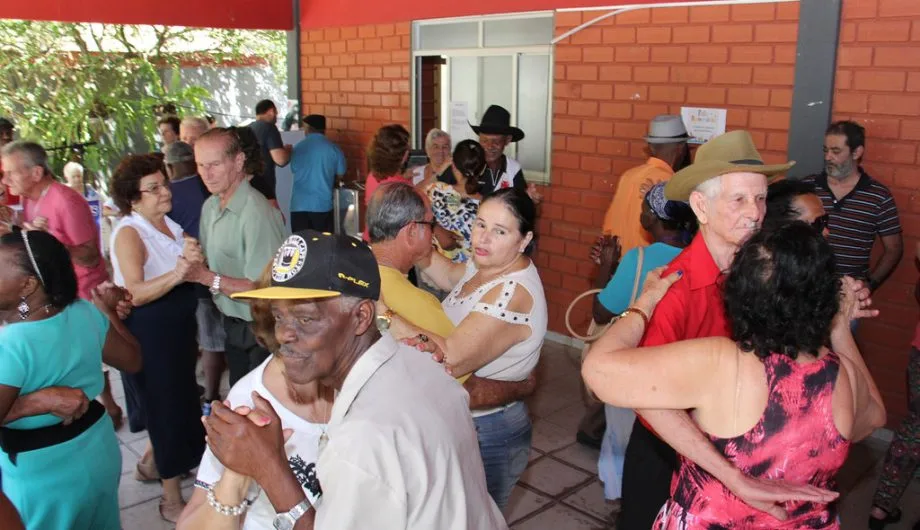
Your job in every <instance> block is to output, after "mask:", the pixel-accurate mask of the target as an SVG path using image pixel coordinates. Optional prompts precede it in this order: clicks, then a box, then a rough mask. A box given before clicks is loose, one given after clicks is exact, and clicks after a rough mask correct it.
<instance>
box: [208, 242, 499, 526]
mask: <svg viewBox="0 0 920 530" xmlns="http://www.w3.org/2000/svg"><path fill="white" fill-rule="evenodd" d="M233 296H234V297H235V298H244V299H254V298H258V299H263V300H270V301H271V312H272V314H273V316H274V322H275V337H276V338H277V340H278V342H279V343H280V347H279V351H278V355H279V356H280V358H281V361H282V363H283V366H284V368H283V373H284V374H285V378H286V379H287V380H288V381H289V382H290V383H291V384H294V385H303V384H306V383H309V382H311V381H319V382H320V384H321V385H323V386H325V387H327V388H333V389H335V390H336V397H335V402H334V404H333V406H332V410H331V411H330V412H329V417H328V419H326V418H323V419H324V420H326V421H324V423H325V425H324V426H321V429H322V434H320V436H319V441H318V445H319V451H318V459H317V463H316V477H317V479H318V480H319V485H320V487H321V488H322V495H321V496H320V497H319V498H318V499H317V498H316V497H315V496H308V495H307V493H306V492H305V491H304V488H303V486H302V485H301V484H300V482H299V481H298V479H297V477H296V476H295V473H294V471H292V470H291V466H290V465H289V462H288V458H287V456H286V455H285V438H286V436H285V435H284V434H283V431H282V421H283V420H282V419H281V418H279V416H278V415H277V414H276V412H275V410H274V408H273V407H272V405H271V403H270V402H269V401H268V400H266V399H265V396H262V395H260V394H258V393H253V395H252V396H253V405H254V407H255V411H254V412H247V414H248V415H251V414H255V415H256V416H257V418H254V417H244V416H242V415H240V414H237V413H236V412H234V411H233V410H231V409H229V408H227V407H225V406H224V405H223V404H221V403H219V402H214V404H213V406H214V409H213V413H212V415H211V416H209V417H208V418H206V419H205V425H206V428H207V433H208V446H209V448H210V449H211V451H212V452H213V454H214V456H215V457H216V458H217V459H218V460H219V461H220V462H221V464H222V465H223V466H225V467H226V468H227V469H229V470H232V471H233V472H234V473H235V474H234V475H231V476H229V477H228V476H227V475H224V477H223V478H221V479H220V483H219V485H220V490H219V491H218V487H214V488H213V489H212V490H211V492H212V494H211V495H210V497H209V499H208V503H209V504H210V505H211V507H212V508H214V509H215V510H216V511H218V512H220V513H227V514H231V515H239V513H240V512H242V511H244V510H245V509H246V507H247V506H248V504H249V503H248V502H247V500H246V492H247V490H248V484H249V481H255V482H256V483H258V485H259V486H260V487H261V489H262V491H263V492H264V493H265V495H266V496H267V497H268V500H269V501H270V502H271V505H272V506H273V508H274V511H275V513H276V515H275V517H274V521H273V526H274V527H275V528H276V529H284V530H293V529H298V530H302V529H313V528H320V529H325V528H329V529H336V530H347V529H359V528H360V529H365V528H375V529H393V530H396V529H418V530H423V529H424V530H428V529H433V528H438V529H440V528H476V529H489V530H491V529H499V528H507V524H506V523H505V520H504V517H503V516H502V514H501V512H500V511H499V510H498V507H497V506H496V505H495V503H494V502H493V501H492V500H491V498H490V497H489V494H488V492H487V490H486V483H485V473H484V471H483V466H482V461H481V459H480V456H479V452H478V443H477V440H476V431H475V428H474V426H473V421H472V417H471V416H470V413H469V410H468V404H467V399H468V396H467V394H466V392H464V391H463V389H462V388H461V387H460V386H459V385H457V384H455V383H454V382H453V381H451V378H450V376H449V375H447V373H446V372H445V371H444V369H443V367H441V366H440V365H438V364H437V363H434V362H432V361H431V360H430V359H429V358H428V357H427V356H426V355H420V354H419V352H418V351H416V350H414V349H412V348H411V347H409V346H406V345H404V344H401V343H399V342H397V341H396V340H395V339H394V338H393V337H392V336H391V335H390V334H388V333H385V334H381V333H380V331H379V329H381V328H387V327H388V326H389V322H388V321H387V319H388V318H389V317H387V316H385V315H381V316H377V315H376V305H375V303H376V300H378V298H379V296H380V274H379V271H378V268H377V261H376V260H375V259H374V255H373V254H372V253H371V250H370V248H369V247H368V246H367V245H366V244H365V243H363V242H361V241H358V240H357V239H353V238H350V237H348V236H344V235H339V236H336V235H331V234H322V233H319V232H315V231H312V230H306V231H303V232H299V233H297V234H294V235H292V236H290V237H289V238H288V239H287V240H286V241H285V242H284V244H283V245H282V246H281V248H280V249H279V250H278V253H277V254H276V256H275V260H274V262H273V264H272V270H271V286H270V287H267V288H263V289H257V290H254V291H249V292H241V293H236V294H235V295H233ZM234 405H235V404H234ZM266 422H267V424H266ZM260 425H261V426H260ZM293 434H294V435H296V432H295V433H293ZM290 436H291V435H290V434H289V435H288V437H290ZM224 480H234V481H236V483H234V484H232V485H231V484H228V483H224ZM215 492H216V493H215ZM311 498H312V499H314V500H313V501H312V502H311V500H310V499H311Z"/></svg>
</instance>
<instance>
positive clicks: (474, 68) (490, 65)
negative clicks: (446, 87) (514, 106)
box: [444, 55, 546, 153]
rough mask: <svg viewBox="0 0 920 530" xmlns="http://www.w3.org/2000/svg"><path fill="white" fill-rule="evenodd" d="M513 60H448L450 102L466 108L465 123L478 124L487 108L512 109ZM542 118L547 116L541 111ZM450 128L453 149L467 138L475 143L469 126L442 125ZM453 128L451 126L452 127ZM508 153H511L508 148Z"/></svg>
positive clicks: (474, 137)
mask: <svg viewBox="0 0 920 530" xmlns="http://www.w3.org/2000/svg"><path fill="white" fill-rule="evenodd" d="M511 67H512V57H511V56H510V55H505V56H496V57H451V58H450V101H451V102H452V103H459V102H464V103H466V105H467V114H468V120H469V122H470V123H473V124H478V123H479V121H480V119H481V118H482V114H483V113H484V112H485V110H486V109H487V108H489V105H501V106H502V107H505V108H506V109H508V110H509V111H510V110H511V99H512V98H511V95H512V92H511V91H512V86H513V83H512V81H513V80H512V78H511ZM543 115H544V116H546V114H545V111H544V114H543ZM444 125H445V126H446V127H450V129H445V130H447V131H448V132H450V135H451V141H452V142H453V145H454V146H456V145H457V143H458V142H460V141H462V140H466V139H473V140H476V139H477V138H476V135H474V134H473V130H472V129H471V128H470V127H469V126H468V125H463V124H460V123H457V124H451V123H450V122H448V123H445V124H444ZM452 125H454V126H452ZM508 152H509V153H511V152H513V151H511V149H509V151H508Z"/></svg>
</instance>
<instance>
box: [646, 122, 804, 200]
mask: <svg viewBox="0 0 920 530" xmlns="http://www.w3.org/2000/svg"><path fill="white" fill-rule="evenodd" d="M794 165H795V162H786V163H785V164H773V165H766V164H764V163H763V158H761V157H760V153H758V152H757V148H756V147H754V140H753V139H752V138H751V133H749V132H747V131H732V132H727V133H725V134H723V135H721V136H717V137H715V138H713V139H712V140H709V141H708V142H706V143H705V144H703V145H701V146H700V148H699V149H697V151H696V158H695V159H694V160H693V163H692V164H690V165H689V166H687V167H685V168H684V169H681V170H680V171H678V172H677V173H675V174H674V176H672V177H671V180H669V181H668V184H667V185H666V186H665V188H664V194H665V196H666V197H667V198H668V200H671V201H684V202H687V201H688V200H690V192H692V191H693V190H694V189H696V187H697V186H699V185H700V184H702V183H703V182H706V181H707V180H709V179H711V178H715V177H719V176H721V175H725V174H727V173H760V174H761V175H764V176H766V177H767V178H768V179H769V178H771V177H775V176H777V175H779V174H781V173H785V172H786V171H787V170H788V169H789V168H791V167H792V166H794Z"/></svg>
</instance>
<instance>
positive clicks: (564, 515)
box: [512, 504, 607, 530]
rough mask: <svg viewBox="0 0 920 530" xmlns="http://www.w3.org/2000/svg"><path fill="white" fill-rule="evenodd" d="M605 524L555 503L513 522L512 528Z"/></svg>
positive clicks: (574, 529) (564, 529)
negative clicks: (546, 508)
mask: <svg viewBox="0 0 920 530" xmlns="http://www.w3.org/2000/svg"><path fill="white" fill-rule="evenodd" d="M606 527H607V525H605V524H604V523H602V522H601V521H599V520H596V519H594V518H593V517H590V516H588V515H585V514H583V513H581V512H578V511H575V510H573V509H571V508H569V507H567V506H563V505H561V504H557V505H555V506H553V507H551V508H549V509H548V510H546V511H543V512H540V513H539V514H537V515H535V516H533V517H531V518H528V519H526V520H524V521H522V522H520V523H517V524H515V525H514V526H513V527H512V528H513V529H514V530H597V529H601V528H606Z"/></svg>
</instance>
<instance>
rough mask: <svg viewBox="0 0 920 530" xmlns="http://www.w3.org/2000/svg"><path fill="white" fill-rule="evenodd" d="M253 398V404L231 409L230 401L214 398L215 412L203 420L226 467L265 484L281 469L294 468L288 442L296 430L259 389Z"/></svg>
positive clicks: (211, 444)
mask: <svg viewBox="0 0 920 530" xmlns="http://www.w3.org/2000/svg"><path fill="white" fill-rule="evenodd" d="M252 402H253V405H254V406H253V407H248V406H245V405H243V406H239V407H236V408H233V409H231V408H230V402H229V401H224V402H223V403H221V402H220V401H213V402H212V403H211V415H210V416H203V417H202V418H201V422H202V423H203V424H204V429H205V431H206V433H207V436H206V437H205V441H206V442H207V444H208V447H209V448H210V449H211V452H212V453H214V456H215V457H217V460H219V461H220V463H221V464H223V465H224V467H226V468H227V469H229V470H231V471H233V472H235V473H237V474H239V475H243V476H246V477H250V478H252V479H253V480H255V481H256V482H257V483H259V484H265V480H267V479H270V477H272V476H273V475H272V474H273V473H276V472H277V471H279V469H281V468H283V469H284V470H286V471H289V470H290V468H289V467H288V464H287V455H286V454H285V452H284V443H285V442H286V441H287V440H288V439H289V438H290V437H291V435H292V434H293V433H294V431H293V430H291V429H282V427H281V419H280V418H279V417H278V414H277V413H276V412H275V409H274V408H273V407H272V405H271V403H269V402H268V400H266V399H264V398H263V397H262V396H260V395H259V394H258V392H253V393H252ZM279 466H281V467H279Z"/></svg>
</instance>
